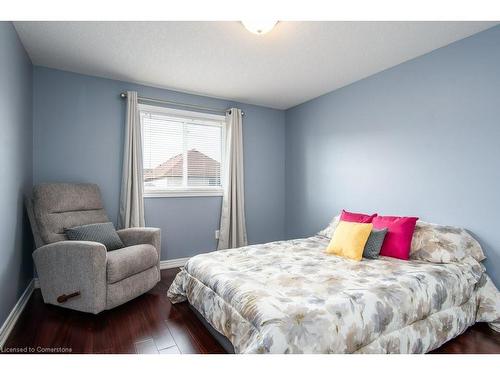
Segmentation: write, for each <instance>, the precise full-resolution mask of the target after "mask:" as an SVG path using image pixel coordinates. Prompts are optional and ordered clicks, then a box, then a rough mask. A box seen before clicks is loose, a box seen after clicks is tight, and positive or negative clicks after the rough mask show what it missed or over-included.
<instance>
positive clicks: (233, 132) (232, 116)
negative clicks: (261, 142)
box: [217, 108, 247, 250]
mask: <svg viewBox="0 0 500 375" xmlns="http://www.w3.org/2000/svg"><path fill="white" fill-rule="evenodd" d="M225 151H226V155H225V161H226V162H225V171H224V197H223V198H222V210H221V218H220V233H219V243H218V246H217V248H218V250H222V249H230V248H235V247H241V246H245V245H247V229H246V224H245V197H244V195H245V194H244V181H243V135H242V115H241V110H240V109H237V108H231V110H229V111H228V112H227V113H226V150H225Z"/></svg>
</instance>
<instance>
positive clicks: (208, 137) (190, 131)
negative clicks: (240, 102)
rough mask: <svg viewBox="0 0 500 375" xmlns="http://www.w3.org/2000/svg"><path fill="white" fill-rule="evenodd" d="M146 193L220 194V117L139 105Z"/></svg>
mask: <svg viewBox="0 0 500 375" xmlns="http://www.w3.org/2000/svg"><path fill="white" fill-rule="evenodd" d="M140 118H141V126H142V142H143V163H144V193H145V194H146V196H148V195H149V196H155V195H158V196H165V195H167V196H168V195H221V194H222V171H223V170H224V169H223V161H224V160H223V159H224V158H223V156H224V150H223V148H224V136H225V119H224V117H223V116H216V115H211V114H204V113H198V112H188V111H180V110H174V109H167V108H162V107H152V106H146V105H141V106H140Z"/></svg>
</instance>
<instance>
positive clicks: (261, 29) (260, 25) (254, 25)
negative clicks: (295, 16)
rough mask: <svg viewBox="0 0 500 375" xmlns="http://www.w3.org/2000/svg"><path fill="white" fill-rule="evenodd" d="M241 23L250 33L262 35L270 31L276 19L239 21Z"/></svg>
mask: <svg viewBox="0 0 500 375" xmlns="http://www.w3.org/2000/svg"><path fill="white" fill-rule="evenodd" d="M241 23H242V24H243V26H245V28H246V29H247V30H248V31H250V32H251V33H254V34H258V35H262V34H265V33H268V32H269V31H271V30H272V29H273V27H274V26H275V25H276V24H277V23H278V21H270V20H267V21H266V20H253V21H241Z"/></svg>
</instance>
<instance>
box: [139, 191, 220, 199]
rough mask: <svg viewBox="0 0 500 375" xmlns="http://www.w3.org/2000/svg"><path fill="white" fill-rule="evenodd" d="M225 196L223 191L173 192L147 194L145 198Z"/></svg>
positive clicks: (150, 192)
mask: <svg viewBox="0 0 500 375" xmlns="http://www.w3.org/2000/svg"><path fill="white" fill-rule="evenodd" d="M223 195H224V192H223V191H222V190H201V189H200V190H172V191H149V192H145V193H144V198H179V197H222V196H223Z"/></svg>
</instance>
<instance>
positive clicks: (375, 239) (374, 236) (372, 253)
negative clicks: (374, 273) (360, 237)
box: [363, 228, 387, 259]
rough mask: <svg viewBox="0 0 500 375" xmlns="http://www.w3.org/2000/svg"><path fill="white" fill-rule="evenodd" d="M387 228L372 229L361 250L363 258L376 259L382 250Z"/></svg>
mask: <svg viewBox="0 0 500 375" xmlns="http://www.w3.org/2000/svg"><path fill="white" fill-rule="evenodd" d="M386 234H387V228H384V229H372V231H371V233H370V236H369V237H368V240H367V241H366V244H365V248H364V249H363V258H368V259H377V258H378V256H379V254H380V249H382V243H383V242H384V238H385V235H386Z"/></svg>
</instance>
